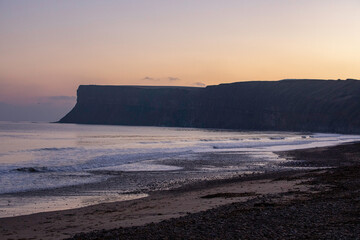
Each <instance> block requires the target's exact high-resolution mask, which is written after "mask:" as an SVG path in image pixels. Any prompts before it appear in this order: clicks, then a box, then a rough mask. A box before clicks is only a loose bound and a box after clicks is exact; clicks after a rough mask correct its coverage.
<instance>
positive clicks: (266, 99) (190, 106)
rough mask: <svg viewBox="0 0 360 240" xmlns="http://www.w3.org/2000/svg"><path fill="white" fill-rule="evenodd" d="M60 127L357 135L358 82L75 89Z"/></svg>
mask: <svg viewBox="0 0 360 240" xmlns="http://www.w3.org/2000/svg"><path fill="white" fill-rule="evenodd" d="M77 95H78V98H77V103H76V105H75V107H74V108H73V109H72V110H71V111H70V112H69V113H68V114H67V115H66V116H65V117H63V118H62V119H61V120H60V121H59V122H61V123H83V124H119V125H143V126H173V127H199V128H225V129H240V130H274V131H278V130H280V131H312V132H339V133H358V134H359V133H360V81H358V80H350V79H349V80H282V81H262V82H238V83H231V84H220V85H215V86H208V87H206V88H190V87H142V86H80V87H79V89H78V91H77Z"/></svg>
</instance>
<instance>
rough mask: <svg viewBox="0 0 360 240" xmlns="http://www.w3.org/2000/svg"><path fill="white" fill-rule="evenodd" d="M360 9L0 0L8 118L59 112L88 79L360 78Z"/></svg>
mask: <svg viewBox="0 0 360 240" xmlns="http://www.w3.org/2000/svg"><path fill="white" fill-rule="evenodd" d="M359 13H360V1H359V0H337V1H334V0H301V1H295V0H273V1H270V0H226V1H224V0H216V1H215V0H191V1H190V0H181V1H179V0H129V1H122V0H117V1H112V0H98V1H94V0H78V1H73V0H62V1H52V0H42V1H40V0H32V1H20V0H0V120H39V119H40V120H46V121H48V120H49V121H50V120H56V118H60V117H61V116H62V115H63V114H65V113H66V112H67V111H68V110H70V109H71V108H72V106H73V105H74V104H75V101H76V98H75V96H76V89H77V87H78V86H79V85H81V84H98V85H103V84H107V85H181V86H199V87H202V86H206V85H213V84H219V83H225V82H238V81H251V80H279V79H284V78H312V79H314V78H319V79H339V78H340V79H346V78H360V44H359V42H360V31H359V29H360V14H359ZM4 109H5V110H4ZM6 109H7V110H6ZM9 109H13V111H15V112H16V111H17V110H16V109H18V113H17V115H16V114H15V115H14V113H11V111H10V112H9ZM24 109H28V110H29V109H33V110H31V111H30V112H29V113H27V114H26V117H25V115H24V112H26V111H24ZM34 109H37V110H34ZM48 109H52V111H53V112H54V113H53V114H52V115H51V114H50V112H51V111H49V110H48ZM39 111H40V112H42V114H43V115H44V116H43V117H39V116H40V115H41V114H40V113H39ZM32 112H34V113H32ZM46 112H49V115H48V116H46ZM19 114H20V115H19ZM50 115H51V116H50ZM36 116H37V117H36ZM41 116H42V115H41Z"/></svg>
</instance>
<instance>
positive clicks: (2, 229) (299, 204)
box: [0, 144, 360, 239]
mask: <svg viewBox="0 0 360 240" xmlns="http://www.w3.org/2000/svg"><path fill="white" fill-rule="evenodd" d="M359 153H360V144H349V145H342V146H336V147H330V148H316V149H308V150H296V151H290V152H282V153H278V154H280V155H282V156H286V157H288V158H289V159H293V160H290V161H289V165H296V166H305V165H306V166H309V165H310V166H316V167H324V166H326V167H331V168H327V169H319V170H306V169H305V170H304V169H302V170H299V171H297V172H296V171H292V172H282V173H271V174H263V175H259V176H249V177H247V178H239V179H228V180H223V181H216V182H205V183H200V184H197V185H192V186H186V187H184V188H182V189H178V190H174V191H168V192H158V193H154V194H152V195H150V196H149V197H147V198H143V199H138V200H133V201H127V202H115V203H107V204H99V205H94V206H90V207H85V208H80V209H72V210H66V211H57V212H47V213H39V214H33V215H28V216H19V217H12V218H3V219H0V236H1V239H62V238H69V237H72V236H74V235H75V234H77V233H80V232H91V231H95V232H91V233H88V234H77V235H76V236H75V239H117V238H120V239H129V238H130V239H131V238H133V239H144V238H148V239H153V238H160V239H164V238H165V239H166V238H168V239H174V238H192V237H193V238H197V239H198V238H204V239H209V238H215V239H216V238H218V239H220V238H222V237H226V238H230V239H231V238H253V239H255V238H291V237H307V238H340V237H342V238H352V236H357V235H354V234H356V233H357V231H359V230H358V229H360V221H359V219H360V215H359V212H360V210H359V209H360V203H359V202H360V201H359V199H360V198H359V197H360V196H359V195H360V193H359V189H360V187H359V185H360V184H359V183H360V176H359V175H360V174H358V173H359V168H360V167H358V166H356V165H358V164H360V160H359V159H360V154H359ZM297 159H301V160H306V161H297ZM334 167H337V168H334ZM350 209H351V211H350ZM322 215H323V216H322ZM173 218H175V219H173ZM166 219H168V220H167V221H162V220H166ZM161 221H162V222H161ZM158 222H160V223H158ZM145 224H148V225H145ZM143 225H145V226H143ZM133 226H140V227H133ZM119 227H121V228H119ZM114 228H119V229H114ZM354 228H355V230H354ZM103 229H104V230H105V231H104V230H103ZM110 229H113V230H111V231H108V230H110ZM314 231H316V232H314ZM340 233H341V234H343V235H339V234H340Z"/></svg>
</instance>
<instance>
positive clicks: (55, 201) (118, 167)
mask: <svg viewBox="0 0 360 240" xmlns="http://www.w3.org/2000/svg"><path fill="white" fill-rule="evenodd" d="M354 141H360V136H358V135H343V134H326V133H299V132H247V131H235V130H219V129H194V128H170V127H140V126H109V125H79V124H59V123H33V122H0V217H11V216H18V215H24V214H32V213H37V212H43V211H54V210H63V209H69V208H76V207H84V206H89V205H93V204H98V203H103V202H112V201H123V200H130V199H136V198H142V197H146V196H148V194H149V193H151V192H153V191H159V190H168V189H174V188H179V187H182V186H184V185H186V184H192V183H196V182H199V181H208V180H213V179H223V178H231V177H236V176H237V177H238V176H242V175H247V174H257V173H263V172H268V171H283V170H288V169H289V168H290V167H289V166H288V165H287V164H284V163H286V161H288V160H286V159H283V158H280V157H279V156H278V155H277V154H275V153H274V152H276V151H285V150H293V149H304V148H312V147H322V146H332V145H337V144H341V143H348V142H354Z"/></svg>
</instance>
